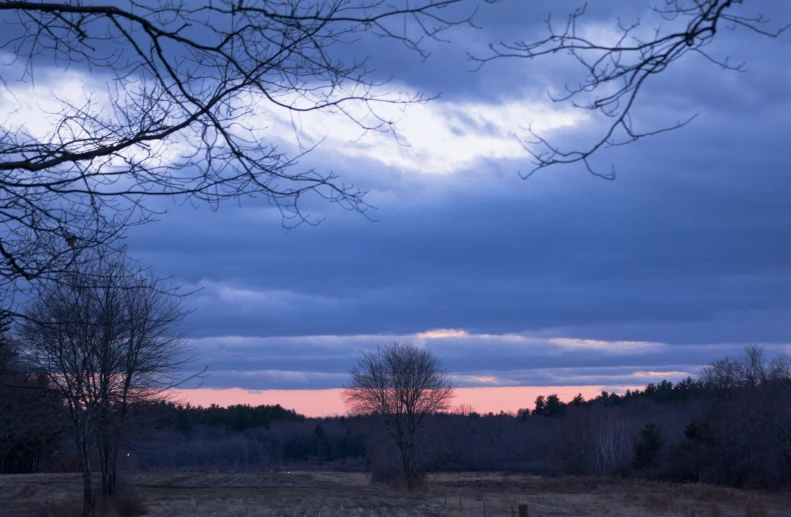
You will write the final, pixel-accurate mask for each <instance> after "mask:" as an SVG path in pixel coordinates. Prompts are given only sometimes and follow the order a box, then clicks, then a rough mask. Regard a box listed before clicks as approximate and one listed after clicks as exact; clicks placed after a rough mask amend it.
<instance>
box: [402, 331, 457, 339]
mask: <svg viewBox="0 0 791 517" xmlns="http://www.w3.org/2000/svg"><path fill="white" fill-rule="evenodd" d="M415 335H416V336H417V337H419V338H421V339H443V338H449V337H456V338H460V337H467V336H469V334H468V333H467V331H465V330H456V329H434V330H427V331H426V332H418V333H417V334H415Z"/></svg>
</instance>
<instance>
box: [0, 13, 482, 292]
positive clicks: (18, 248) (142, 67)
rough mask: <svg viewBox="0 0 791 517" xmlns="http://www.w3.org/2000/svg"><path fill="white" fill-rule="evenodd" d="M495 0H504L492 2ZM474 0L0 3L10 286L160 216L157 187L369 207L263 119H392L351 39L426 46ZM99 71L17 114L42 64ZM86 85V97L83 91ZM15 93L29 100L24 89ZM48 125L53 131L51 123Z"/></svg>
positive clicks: (297, 218)
mask: <svg viewBox="0 0 791 517" xmlns="http://www.w3.org/2000/svg"><path fill="white" fill-rule="evenodd" d="M481 1H493V0H481ZM461 2H462V0H395V1H391V2H384V1H382V0H359V1H358V0H242V1H238V0H200V1H192V0H190V1H186V0H153V1H146V2H140V1H136V0H118V1H114V2H108V3H106V4H100V3H86V2H82V1H77V0H64V1H60V2H37V1H11V0H0V20H2V21H3V22H5V24H4V29H3V32H2V33H1V34H0V50H2V51H4V52H7V53H10V54H11V55H12V56H13V62H8V63H4V66H3V69H2V71H0V102H3V103H4V105H5V107H6V108H7V109H4V110H3V111H4V112H6V113H7V117H6V119H5V120H0V285H2V287H6V288H7V289H6V290H7V291H13V290H14V289H18V288H19V285H20V284H25V282H27V283H29V282H32V281H36V280H38V279H42V278H43V279H45V280H46V279H47V278H57V277H58V275H59V274H60V273H61V272H63V271H67V270H69V269H71V268H72V267H73V266H74V265H75V263H79V261H80V256H81V255H82V254H83V252H89V251H90V250H93V249H95V248H97V247H102V246H114V245H116V243H117V242H118V239H119V238H121V237H122V236H123V233H124V230H125V229H126V228H128V227H129V226H130V225H135V224H142V223H145V222H148V221H151V220H153V219H155V218H156V217H157V216H158V215H159V212H158V211H157V210H156V209H154V208H152V207H151V206H150V204H147V203H146V200H147V199H148V198H150V197H154V196H166V197H173V198H176V199H180V200H196V201H199V202H205V203H208V204H210V205H211V206H212V207H214V208H216V207H217V205H218V204H219V203H220V202H222V201H224V200H227V199H235V198H239V197H243V196H251V197H255V196H260V197H263V198H264V199H266V200H268V201H269V202H270V203H271V204H272V205H274V206H275V207H277V208H278V209H279V210H280V213H281V215H282V218H283V219H282V220H283V224H284V225H285V226H287V227H292V226H294V225H298V224H300V223H303V222H307V223H310V224H315V223H317V222H318V220H317V219H316V218H312V217H310V216H309V215H307V214H303V213H302V211H301V210H300V205H301V203H300V201H301V200H302V199H303V198H304V197H305V196H307V195H308V194H314V195H318V196H320V197H321V198H323V199H324V200H326V201H328V202H329V203H334V204H337V205H340V206H342V207H343V208H346V209H350V210H355V211H359V212H365V211H366V209H367V208H368V205H367V204H366V202H365V201H364V194H365V192H363V191H361V190H360V189H358V188H356V187H355V186H354V185H348V184H345V183H343V182H342V181H341V180H340V179H339V178H338V177H337V176H336V175H335V174H334V173H332V172H320V171H316V170H311V169H308V170H299V168H298V167H299V165H298V162H299V159H300V157H301V155H288V154H287V153H286V152H285V151H282V150H280V149H279V148H278V146H277V143H276V142H275V141H272V140H271V139H269V138H267V137H266V136H265V135H264V134H263V133H262V130H263V129H264V127H263V126H264V125H265V124H266V123H267V121H268V120H269V119H270V116H269V115H270V114H272V113H276V112H278V111H285V112H286V113H288V112H292V113H301V112H309V111H316V110H320V111H325V112H331V113H337V114H340V115H341V116H346V117H349V118H351V119H352V120H353V121H354V122H356V123H357V124H359V125H360V127H361V128H362V130H363V131H391V130H392V125H391V124H390V122H391V121H390V120H388V119H386V118H383V117H381V116H379V115H378V114H377V113H376V111H375V107H376V105H377V104H379V103H388V104H391V103H396V104H408V103H415V102H424V101H426V100H428V98H427V97H426V96H424V95H422V94H415V95H412V96H403V95H385V94H382V93H381V90H382V87H383V86H384V85H385V83H384V82H377V81H376V80H374V79H373V76H372V75H371V72H370V70H369V69H368V68H367V65H366V60H365V59H363V58H361V59H359V60H353V61H345V60H344V59H342V57H341V56H340V54H339V52H338V49H340V48H344V47H347V48H348V47H349V46H350V45H353V44H356V43H358V42H359V40H360V38H362V37H363V36H365V34H373V35H375V36H378V37H381V38H386V39H391V40H395V41H396V42H398V43H400V44H403V45H405V46H406V47H407V48H409V49H410V50H412V51H414V52H416V53H417V54H418V56H419V57H422V58H425V57H427V55H428V52H427V50H426V47H425V41H426V40H429V39H438V38H439V36H440V34H441V33H442V31H444V30H446V29H448V28H449V27H452V26H455V25H460V24H469V23H471V20H472V15H473V14H474V9H470V10H469V12H468V13H467V14H465V15H461V16H457V15H456V14H451V11H452V9H449V8H451V7H454V6H457V5H459V4H461ZM52 66H55V67H57V68H58V69H61V70H64V71H68V70H70V69H81V70H85V71H87V72H90V77H91V79H92V81H94V82H93V83H91V84H87V85H83V86H82V87H83V89H84V91H83V92H81V96H82V97H81V98H75V96H74V94H75V92H67V91H62V92H61V91H58V92H55V97H54V98H53V99H54V100H53V102H54V107H53V106H52V103H48V104H42V105H41V106H40V109H41V110H43V113H42V120H35V121H31V120H22V121H19V120H18V119H19V117H18V116H16V115H15V114H17V111H18V110H20V109H21V106H22V105H23V104H24V103H23V102H22V100H19V99H17V97H18V96H19V92H18V90H19V86H20V85H22V86H24V87H35V85H36V84H37V82H36V81H37V78H38V77H39V75H38V74H39V73H40V72H41V70H42V69H44V70H46V69H47V68H48V67H50V68H51V67H52ZM78 97H79V96H78ZM14 99H17V100H18V102H16V103H15V102H14ZM42 124H43V125H44V126H46V128H47V129H46V130H42V129H41V125H42Z"/></svg>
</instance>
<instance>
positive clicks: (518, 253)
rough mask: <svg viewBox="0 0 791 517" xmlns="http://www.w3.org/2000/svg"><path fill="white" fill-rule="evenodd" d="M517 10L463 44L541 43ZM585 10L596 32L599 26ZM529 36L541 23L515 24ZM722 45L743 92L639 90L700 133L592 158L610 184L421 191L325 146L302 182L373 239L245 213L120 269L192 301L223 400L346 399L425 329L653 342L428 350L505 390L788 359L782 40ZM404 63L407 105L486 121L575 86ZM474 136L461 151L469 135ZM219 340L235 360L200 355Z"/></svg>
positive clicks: (336, 224)
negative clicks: (364, 212) (690, 118)
mask: <svg viewBox="0 0 791 517" xmlns="http://www.w3.org/2000/svg"><path fill="white" fill-rule="evenodd" d="M522 5H524V3H515V2H510V3H509V2H505V3H503V4H500V5H498V6H497V7H493V8H492V9H491V10H488V9H487V10H483V11H481V15H482V17H483V21H485V23H483V22H482V25H483V26H484V29H482V30H481V31H478V32H476V33H474V34H475V35H474V41H473V43H474V44H476V45H477V44H478V42H481V41H493V40H499V39H502V40H506V41H508V40H511V39H518V36H517V35H518V34H521V33H523V32H524V33H525V36H524V37H528V36H529V35H530V33H531V31H534V30H538V25H537V24H538V23H539V22H538V21H535V20H536V18H535V15H537V14H536V13H527V12H522V11H520V9H522V7H520V6H522ZM531 5H533V4H531ZM597 5H598V4H597ZM769 7H771V8H772V9H774V16H775V17H777V16H782V15H783V14H786V15H787V14H789V12H788V7H787V5H786V4H785V3H782V2H780V3H778V2H774V3H771V5H770V6H769ZM545 8H546V6H544V7H542V9H545ZM535 9H539V7H535ZM597 9H601V10H600V11H596V12H593V13H592V17H593V18H592V19H593V20H600V21H604V20H608V19H610V15H609V13H608V12H607V10H606V9H604V8H598V7H597ZM619 9H620V7H619ZM525 17H526V18H529V19H530V20H531V21H530V22H528V23H522V22H521V21H520V20H523V19H525ZM540 19H543V16H541V17H540V18H538V20H540ZM471 34H472V33H471ZM723 39H724V41H725V42H726V43H727V44H723V45H722V46H721V47H719V48H715V49H713V50H716V51H718V52H724V53H726V54H727V53H731V54H734V58H736V57H742V58H744V59H747V60H748V61H749V63H750V66H749V68H750V72H749V73H746V74H732V73H727V72H722V71H720V70H718V69H717V68H716V67H714V66H712V65H705V66H704V64H703V63H702V62H700V60H694V59H693V60H690V61H688V62H686V63H680V64H679V66H678V67H676V68H674V69H672V70H669V72H668V74H667V75H666V76H664V77H661V78H658V80H657V81H656V83H655V84H654V85H652V87H650V88H649V89H647V90H646V97H645V101H644V103H643V105H642V107H641V110H640V112H639V114H640V116H641V118H640V119H639V121H640V123H642V124H649V125H650V124H652V123H661V122H663V121H666V120H668V119H671V120H675V119H676V118H682V117H683V116H684V115H687V114H690V113H698V114H699V116H698V118H697V119H696V120H695V121H694V122H693V123H692V124H691V125H690V126H688V127H686V128H684V129H682V130H679V131H676V132H673V133H669V134H666V135H663V136H660V137H657V138H654V139H650V140H646V141H643V142H640V143H638V144H635V145H632V146H628V147H625V148H619V149H615V150H612V151H611V152H608V153H604V154H603V155H601V156H600V157H598V158H597V164H598V165H599V166H602V167H609V165H610V163H615V164H616V165H617V167H618V171H619V178H618V179H617V180H616V181H615V182H612V183H611V182H605V181H602V180H600V179H597V178H593V177H591V176H589V175H587V174H586V173H584V172H583V171H581V170H579V169H578V168H568V169H565V170H563V169H558V170H549V171H546V172H544V173H541V174H540V175H538V176H535V177H533V178H531V179H530V180H529V181H526V182H523V181H521V180H520V179H518V176H517V174H516V172H517V170H520V169H521V170H525V169H526V168H527V164H526V163H525V162H523V161H521V160H520V159H517V158H501V159H483V158H481V159H477V160H476V161H475V162H473V163H469V164H468V165H467V166H466V167H465V168H464V169H462V170H457V171H455V172H453V173H451V174H445V175H436V174H425V175H421V174H419V173H417V172H415V171H408V170H402V169H399V168H398V167H397V166H393V165H386V164H383V163H382V161H381V160H377V158H376V156H375V153H369V154H363V155H354V156H351V155H348V154H342V153H339V152H337V151H336V149H333V148H331V147H327V146H322V147H319V149H318V150H317V151H316V152H314V153H313V154H311V155H309V156H308V157H307V158H306V159H305V160H303V163H302V166H305V167H310V166H316V167H318V168H320V169H322V170H327V169H330V168H331V169H333V170H335V171H336V172H338V173H340V174H341V175H342V176H343V178H345V179H347V180H348V181H353V182H355V183H356V184H359V185H360V186H361V187H363V188H365V189H368V190H370V191H371V193H370V195H369V198H370V201H371V202H372V204H375V205H376V206H377V207H378V210H375V211H374V212H373V213H372V215H373V217H374V218H376V219H377V220H378V222H370V221H368V220H366V219H364V218H362V217H360V216H359V215H357V214H349V213H345V212H342V211H339V210H332V209H327V208H326V207H325V206H324V205H319V204H312V202H311V201H310V200H307V205H306V206H307V207H308V208H310V209H313V210H314V213H316V214H318V215H327V216H328V219H327V220H326V221H325V222H324V223H322V224H321V225H319V226H318V227H316V228H313V227H301V228H298V229H296V230H294V231H291V232H288V233H286V232H284V231H283V230H282V229H281V228H280V227H279V226H278V224H277V223H278V219H277V217H276V214H274V213H273V210H272V209H271V208H269V207H267V206H266V205H265V204H263V203H261V202H260V201H256V200H244V201H243V203H242V206H241V207H237V206H232V205H226V206H223V207H221V209H220V210H219V212H218V213H210V212H209V211H208V210H205V209H197V210H196V209H192V208H189V207H171V208H170V211H171V212H172V213H171V214H168V215H167V216H166V217H164V218H163V220H162V221H161V222H159V223H157V224H156V225H150V226H147V227H143V228H140V229H139V231H135V232H133V234H132V235H131V236H130V248H131V250H132V252H133V253H134V254H135V255H136V256H138V257H140V258H141V259H142V260H143V261H145V262H147V263H151V264H153V265H154V266H155V268H156V270H157V271H158V272H160V273H162V274H166V275H173V276H174V277H175V279H176V280H177V281H179V282H182V283H184V284H186V285H187V286H188V287H203V290H202V291H200V292H198V293H197V294H196V295H194V296H193V297H192V298H191V300H190V303H191V304H192V305H193V306H194V307H195V308H196V312H195V314H194V315H193V316H192V317H191V318H190V321H189V325H190V327H191V328H192V334H193V336H194V337H196V338H201V341H200V342H201V343H202V344H201V348H200V353H201V357H202V358H204V359H205V360H206V361H207V362H210V364H211V365H212V369H213V371H215V372H216V374H215V376H214V377H213V378H214V379H216V380H214V381H212V382H215V383H216V385H217V386H232V385H241V384H243V387H245V388H248V389H265V388H272V387H337V386H338V385H339V379H340V378H341V377H336V376H335V375H340V374H342V373H343V372H345V371H346V370H347V369H348V367H349V366H350V364H351V362H352V361H353V360H354V357H355V356H356V351H357V349H358V348H359V347H360V346H368V345H370V344H373V343H376V342H381V341H382V340H386V339H388V338H389V337H388V336H390V337H392V336H393V335H395V336H403V335H413V334H415V333H419V332H423V331H426V330H429V329H436V328H453V329H464V330H466V331H468V332H470V333H477V334H493V335H502V334H507V333H527V334H529V335H530V336H533V337H535V338H536V339H538V338H540V339H544V340H548V339H551V338H557V337H563V338H579V339H600V340H608V341H618V340H628V341H646V342H657V343H664V345H662V347H660V348H659V349H651V350H649V351H643V352H641V353H640V354H620V355H618V354H616V355H613V354H608V353H603V352H601V351H600V350H577V349H575V350H565V351H559V350H558V349H557V348H552V347H546V346H543V345H540V344H534V345H531V346H532V348H530V350H532V352H530V353H517V352H515V351H514V350H513V349H510V348H508V349H501V348H497V347H496V346H494V345H492V343H491V342H487V341H485V340H479V341H470V342H469V343H468V345H467V346H463V347H459V348H457V349H453V348H452V347H451V346H450V345H448V346H445V345H440V344H438V343H437V344H434V345H432V346H436V347H437V351H438V353H441V355H442V357H443V358H444V359H445V360H446V362H447V364H448V366H449V367H450V368H451V369H452V370H453V371H454V372H456V373H457V374H458V375H461V376H466V377H464V378H466V379H468V380H469V379H470V378H472V377H473V376H484V377H485V376H493V377H496V378H498V379H500V380H501V382H502V383H503V384H506V385H508V384H510V383H537V384H552V383H563V382H567V383H573V382H578V381H580V379H581V378H582V377H585V378H586V379H588V381H586V382H590V383H592V384H616V382H615V381H616V380H617V382H619V383H620V382H623V383H626V382H633V381H634V382H637V381H639V380H640V379H641V377H640V376H639V375H637V374H636V372H645V371H654V370H656V371H663V372H685V373H686V372H694V371H696V368H697V367H698V366H699V365H700V364H703V363H705V362H707V361H710V360H713V359H716V358H718V357H721V356H722V355H725V354H726V353H734V352H735V351H737V350H738V349H739V347H740V346H742V345H743V344H746V343H748V342H759V343H765V344H766V345H767V346H770V347H773V348H772V349H773V350H776V351H780V350H782V347H783V346H784V345H785V344H787V343H789V342H791V318H790V317H789V316H791V297H789V296H788V293H789V291H790V289H791V240H789V239H788V238H787V236H788V235H791V208H790V207H789V203H788V199H787V193H788V192H789V188H791V179H789V177H788V171H789V170H791V157H790V156H789V154H788V153H787V152H786V151H785V145H786V140H787V135H788V134H791V120H789V118H788V116H787V113H789V112H791V94H789V92H791V72H789V71H788V67H786V66H785V59H784V57H783V56H784V55H786V54H787V53H788V49H789V41H788V38H785V39H781V40H778V41H769V40H766V41H764V40H761V39H758V40H756V39H755V38H753V37H752V36H750V35H747V34H745V33H743V32H739V31H737V32H734V33H732V34H729V33H728V34H725V37H724V38H723ZM742 43H744V44H742ZM454 53H455V54H454ZM451 54H454V56H455V57H452V58H451V57H448V56H450V55H451ZM456 54H458V55H456ZM736 54H738V55H736ZM446 57H447V59H445V58H446ZM407 61H408V58H404V60H403V61H402V60H401V58H400V57H398V56H395V57H393V58H392V60H390V61H388V62H387V63H389V64H391V65H392V68H390V69H387V68H386V65H387V63H384V62H382V63H380V64H379V68H381V70H383V71H389V72H391V73H394V74H395V75H396V76H397V77H399V79H403V81H404V84H406V85H408V86H409V87H411V88H416V89H422V88H429V89H433V88H435V87H436V88H437V89H440V88H441V89H442V90H443V92H445V94H444V96H443V98H442V100H443V101H444V102H454V101H457V102H462V101H463V102H471V103H476V102H477V103H483V104H486V103H489V104H491V105H496V104H497V103H498V102H501V101H502V100H503V99H505V98H518V95H516V94H515V93H514V92H522V93H524V92H533V93H535V92H540V91H543V90H544V89H546V88H547V86H548V81H550V80H551V79H552V78H553V77H554V76H553V74H554V73H557V74H558V75H557V77H558V78H564V77H565V74H566V73H571V70H569V69H567V68H566V67H565V65H562V66H561V65H554V64H552V63H549V64H545V65H543V64H541V63H539V62H536V63H530V64H526V63H524V62H521V61H515V62H512V61H507V62H506V61H501V62H498V63H497V64H496V65H495V66H494V67H493V68H492V69H486V71H484V73H479V74H468V73H467V72H466V71H464V72H460V71H459V70H464V67H461V66H460V64H461V61H463V56H462V55H461V53H460V52H459V49H458V48H457V47H453V46H442V45H437V48H436V52H435V55H434V56H433V57H432V58H431V59H430V60H429V61H428V62H427V64H426V65H424V66H422V67H418V68H416V69H414V70H412V69H411V68H409V67H408V65H407V64H405V63H406V62H407ZM501 72H502V73H501ZM495 79H496V81H495ZM494 83H496V84H494ZM533 93H531V94H533ZM470 124H471V123H468V122H464V121H462V122H460V123H459V124H458V125H457V126H455V127H454V131H456V132H458V133H459V134H461V135H463V134H465V132H466V133H469V134H473V129H472V127H471V125H470ZM591 128H592V126H591V123H589V122H582V123H580V124H579V125H578V126H577V127H576V128H569V130H568V131H564V132H558V133H557V137H558V138H559V139H560V142H561V143H562V144H564V145H571V146H573V145H578V144H579V142H581V141H582V140H583V139H584V138H586V135H588V134H589V133H590V131H591ZM513 131H514V132H516V133H519V131H520V128H519V127H514V128H513ZM508 138H511V137H508ZM393 145H395V144H393ZM438 145H441V144H438ZM447 145H452V142H448V143H447ZM378 149H380V152H381V153H393V152H395V153H398V152H409V150H408V149H403V150H399V149H398V148H396V149H395V151H394V150H393V149H390V148H384V147H382V148H378ZM318 335H335V336H340V337H338V338H336V339H334V340H331V341H330V344H317V343H316V342H315V340H316V338H312V337H310V336H318ZM222 336H241V337H243V338H245V340H243V342H242V343H243V344H239V345H238V346H225V347H221V346H219V345H209V344H208V343H209V342H210V341H211V339H216V338H218V337H222ZM284 336H285V337H284ZM349 336H352V337H349ZM354 336H358V337H354ZM359 336H379V337H374V338H359ZM361 339H362V340H363V341H365V343H362V342H361V341H360V340H361ZM443 343H444V342H443ZM448 343H450V341H448ZM520 354H521V355H520ZM515 364H519V366H515ZM524 365H528V366H524ZM584 368H590V370H583V369H584ZM239 371H245V372H253V373H250V374H249V375H248V376H240V375H237V374H235V373H233V372H239ZM582 371H585V372H587V373H585V374H584V375H582V374H581V373H579V372H582ZM223 372H225V373H223ZM254 372H264V373H254ZM273 372H281V373H273ZM282 372H297V373H293V374H290V373H282ZM298 372H307V373H305V374H304V375H302V376H300V374H299V373H298ZM520 372H521V373H520ZM525 372H527V373H525ZM669 375H670V374H669ZM674 375H675V374H674ZM564 379H565V381H564ZM607 379H610V381H608V380H607ZM593 380H595V381H596V382H593ZM465 382H467V381H465ZM641 382H642V381H641ZM646 382H647V381H646ZM234 383H237V384H234ZM239 383H241V384H239ZM637 383H638V384H639V383H640V382H637ZM471 385H472V384H471Z"/></svg>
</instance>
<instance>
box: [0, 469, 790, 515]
mask: <svg viewBox="0 0 791 517" xmlns="http://www.w3.org/2000/svg"><path fill="white" fill-rule="evenodd" d="M125 479H126V485H127V486H129V487H131V488H132V490H133V491H134V492H135V493H136V494H137V495H138V496H139V497H140V498H141V499H142V500H143V502H144V505H145V507H146V509H147V512H148V513H147V515H150V516H151V517H166V516H167V517H171V516H172V517H182V516H183V517H209V516H212V517H258V516H295V517H296V516H304V517H335V516H347V515H348V516H360V517H368V516H402V517H407V516H465V517H472V516H475V517H480V516H486V517H500V516H501V517H511V516H512V515H514V513H512V509H513V510H514V511H515V509H516V507H517V506H518V505H520V504H526V505H527V508H528V514H529V516H530V517H539V516H541V517H556V516H557V517H560V516H599V515H605V516H612V517H621V516H623V517H633V516H637V517H676V516H685V517H731V516H733V517H736V516H738V517H767V516H770V517H780V516H788V517H791V494H788V493H785V494H766V493H759V492H752V491H746V490H735V489H729V488H718V487H712V486H709V485H700V484H693V485H670V484H664V483H651V482H638V481H618V480H607V479H594V478H578V477H564V478H541V477H536V476H526V475H508V474H500V473H461V474H436V475H432V476H430V478H429V481H428V488H427V490H426V492H424V493H422V494H419V495H408V494H405V493H403V492H401V491H398V490H395V489H391V488H386V487H381V486H374V485H371V484H370V483H369V481H368V477H367V475H365V474H360V473H336V472H289V471H282V472H262V473H222V472H216V473H208V472H156V473H150V472H149V473H128V474H127V475H126V476H125ZM80 494H81V486H80V478H79V476H78V475H76V474H34V475H12V476H0V516H2V517H22V516H25V517H30V516H34V517H35V516H38V515H56V516H59V517H68V513H69V512H68V508H74V507H78V506H79V503H78V498H79V497H80Z"/></svg>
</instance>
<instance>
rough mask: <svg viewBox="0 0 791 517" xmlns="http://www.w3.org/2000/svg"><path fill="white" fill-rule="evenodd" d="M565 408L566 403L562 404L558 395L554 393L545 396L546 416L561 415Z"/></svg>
mask: <svg viewBox="0 0 791 517" xmlns="http://www.w3.org/2000/svg"><path fill="white" fill-rule="evenodd" d="M565 410H566V404H564V403H563V402H562V401H561V400H560V397H558V396H557V395H556V394H555V393H553V394H551V395H550V396H548V397H547V402H546V415H547V416H562V415H563V412H564V411H565Z"/></svg>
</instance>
